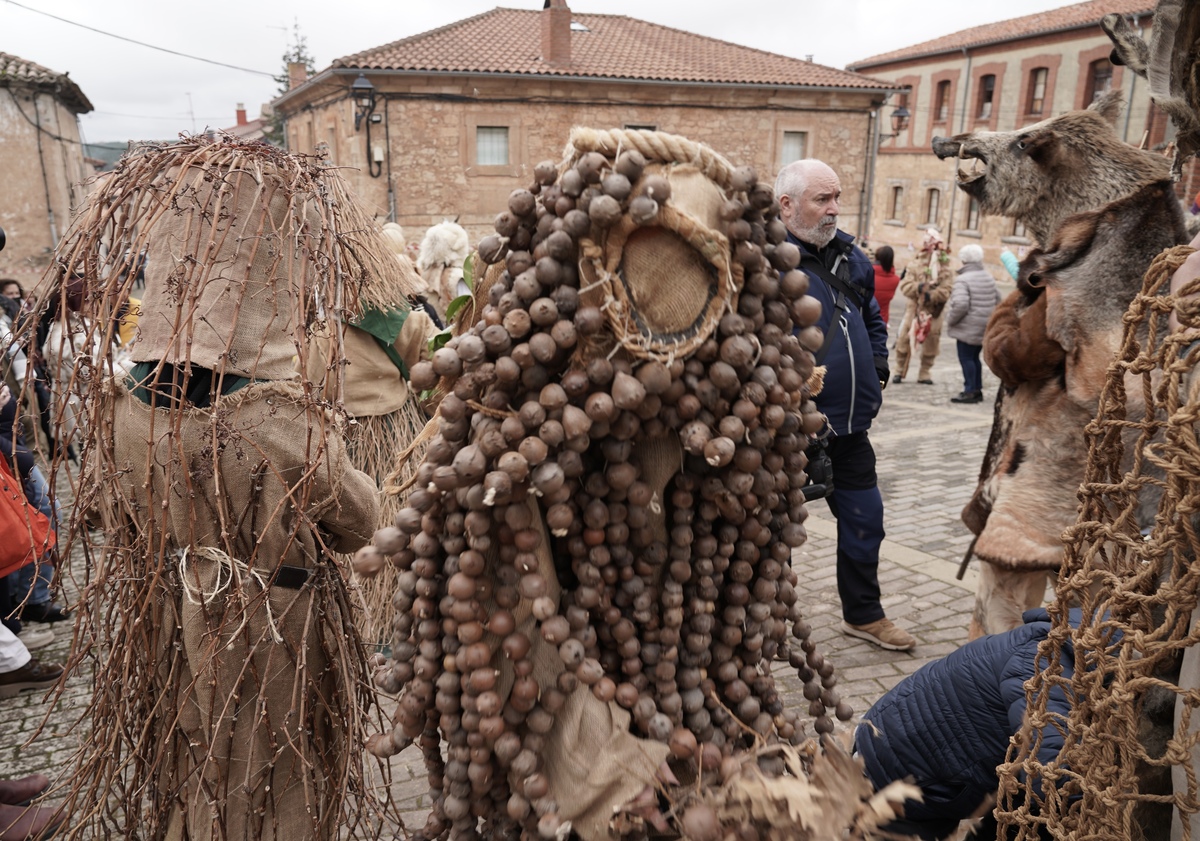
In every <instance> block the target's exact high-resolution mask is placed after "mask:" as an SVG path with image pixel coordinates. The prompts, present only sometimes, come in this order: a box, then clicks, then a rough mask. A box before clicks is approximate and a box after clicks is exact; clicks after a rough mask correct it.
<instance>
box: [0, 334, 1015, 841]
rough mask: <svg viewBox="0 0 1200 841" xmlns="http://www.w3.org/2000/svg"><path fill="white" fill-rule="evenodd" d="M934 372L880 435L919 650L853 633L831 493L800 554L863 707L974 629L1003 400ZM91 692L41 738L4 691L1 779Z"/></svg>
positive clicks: (945, 349)
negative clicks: (976, 497) (847, 630)
mask: <svg viewBox="0 0 1200 841" xmlns="http://www.w3.org/2000/svg"><path fill="white" fill-rule="evenodd" d="M896 321H897V319H895V318H893V322H894V323H895V322H896ZM933 379H934V383H935V384H934V385H932V386H923V385H917V384H915V383H911V384H910V383H902V384H889V386H888V388H887V390H886V391H885V392H884V407H883V410H882V412H881V413H880V416H879V418H878V419H877V420H876V422H875V424H874V427H873V429H872V433H871V437H872V440H873V441H874V443H875V448H876V451H877V454H878V464H879V475H880V487H881V489H882V492H883V497H884V506H885V526H886V531H887V538H886V539H885V541H884V544H883V551H882V560H881V564H880V579H881V582H882V584H883V594H884V605H885V608H886V610H887V612H888V615H889V616H890V617H891V618H892V619H893V620H895V621H896V622H897V623H898V624H900V625H901V626H903V627H904V628H906V629H907V630H909V631H910V632H911V633H913V634H914V635H915V636H916V637H917V639H918V640H919V642H920V644H919V646H918V647H917V649H916V651H914V652H912V653H904V652H893V651H884V650H883V649H880V648H877V647H875V646H873V645H871V644H869V643H867V642H865V641H862V640H858V639H854V638H852V637H848V636H845V635H844V634H843V633H842V632H841V607H840V602H839V600H838V595H837V586H836V577H835V560H834V558H835V549H836V542H835V541H836V528H835V525H836V524H835V522H834V520H833V519H832V516H831V515H830V513H829V509H828V506H827V505H826V504H825V503H823V502H816V503H814V504H812V505H811V506H810V516H809V519H808V522H807V523H806V527H807V530H808V535H809V539H808V542H807V543H806V544H804V545H803V546H802V547H800V548H799V549H798V550H797V551H796V553H795V556H794V560H793V564H794V567H795V569H796V571H797V573H798V575H799V578H800V592H801V598H802V603H803V605H804V608H805V614H806V618H807V620H808V621H809V622H810V624H811V625H812V626H813V638H814V640H815V641H816V642H817V645H818V647H819V649H820V650H821V651H822V652H823V653H824V654H825V655H826V656H827V657H828V658H829V659H830V660H831V661H832V662H833V663H834V664H835V665H836V666H837V668H838V673H839V683H838V691H839V692H840V693H841V695H842V697H844V698H845V699H847V700H848V701H849V702H850V704H851V705H852V706H853V707H854V709H855V711H856V714H861V713H862V712H863V711H865V710H866V709H867V708H869V707H870V705H871V704H872V703H873V702H874V701H875V700H876V699H877V698H878V697H879V696H880V695H881V694H882V693H884V692H886V691H887V690H888V689H890V688H891V687H892V686H894V685H895V684H896V683H897V682H899V681H900V680H902V679H903V678H904V677H905V676H906V675H909V674H911V673H912V672H914V671H916V670H917V669H918V668H920V667H921V666H922V665H924V664H925V663H927V662H928V661H929V660H930V659H932V658H935V657H940V656H943V655H945V654H947V653H949V652H951V651H953V650H954V649H955V648H956V647H957V646H958V645H960V644H961V643H962V642H964V641H965V639H966V632H967V623H968V619H969V615H970V611H971V607H972V604H973V599H974V595H973V594H974V588H975V571H974V570H973V569H972V570H968V572H967V574H966V576H965V578H964V579H963V580H961V581H960V580H957V579H956V578H955V573H956V572H957V570H958V565H959V562H960V561H961V559H962V556H963V553H964V552H965V551H966V548H967V546H968V544H969V540H970V536H969V534H968V532H967V530H966V528H965V527H964V526H963V525H962V523H961V521H960V520H959V512H960V511H961V509H962V506H963V505H964V504H965V503H966V501H967V500H968V499H969V498H970V495H971V493H972V492H973V490H974V487H975V483H976V480H977V478H978V474H979V464H980V460H981V459H982V456H983V452H984V447H985V446H986V443H987V438H988V433H989V430H990V427H991V421H992V407H991V402H990V400H987V401H985V402H984V403H981V404H975V405H969V406H959V405H956V404H952V403H950V402H949V399H950V397H952V396H954V395H955V394H957V393H958V392H959V391H960V390H961V388H962V380H961V373H960V371H959V367H958V362H957V357H956V354H955V348H954V342H953V341H949V340H944V341H943V343H942V348H941V355H940V357H939V359H938V361H937V364H936V365H935V366H934V370H933ZM996 385H997V380H996V379H995V377H993V376H992V375H991V373H990V372H987V371H986V370H985V374H984V391H985V394H994V393H995V389H996ZM59 627H61V626H59ZM69 633H70V632H69V629H65V628H64V629H63V630H62V631H61V632H60V633H59V640H57V641H56V642H55V643H54V644H52V645H51V646H49V647H48V648H47V649H43V650H41V651H38V652H36V653H37V654H38V656H41V657H43V658H45V659H50V660H59V661H61V660H62V659H64V658H65V656H66V653H67V648H68V642H69V640H68V638H69ZM789 672H791V674H789ZM774 673H775V674H776V676H777V679H778V680H779V682H780V684H781V689H782V693H781V694H782V695H783V696H784V698H785V699H786V700H787V701H788V702H790V703H794V704H800V705H804V702H803V700H802V697H801V695H800V690H801V686H800V683H799V681H798V680H797V679H796V677H795V674H794V672H793V671H792V670H790V669H789V668H787V667H786V664H783V663H776V664H774ZM86 698H87V681H86V680H85V678H84V677H83V676H72V677H71V678H69V691H68V692H67V693H66V695H65V696H64V698H63V701H62V702H61V703H60V704H59V705H58V706H57V707H56V708H54V709H53V710H51V711H50V716H49V720H48V724H47V726H46V728H45V729H43V730H42V732H41V733H40V734H38V735H37V737H36V738H34V739H33V741H32V742H30V741H29V740H30V738H31V736H33V734H34V732H35V730H36V729H37V727H38V726H39V725H40V723H41V720H42V718H43V717H44V716H45V715H46V713H47V711H48V710H49V707H48V705H47V704H46V703H45V702H44V701H43V699H42V698H41V696H36V695H26V696H21V697H19V698H15V699H11V700H0V717H2V718H0V720H3V721H4V726H3V729H2V731H0V778H6V777H16V776H23V775H25V774H29V773H33V772H35V771H44V772H46V773H50V774H51V775H53V774H54V773H56V772H58V771H61V770H64V768H65V764H66V761H67V758H68V756H69V754H70V752H71V750H72V748H73V746H74V744H75V738H76V737H75V735H74V734H73V733H71V732H70V731H69V728H70V726H71V725H72V723H73V722H74V720H75V718H76V716H77V715H78V712H79V710H80V709H81V707H82V705H83V703H84V702H85V701H86ZM851 724H853V722H852V723H851ZM842 727H843V730H844V731H845V730H848V729H849V728H848V727H846V726H842ZM390 771H391V791H392V794H393V796H394V798H395V799H396V801H397V804H398V806H399V808H400V810H401V812H402V815H403V817H404V820H405V823H406V825H408V826H409V827H412V828H414V829H416V828H420V826H421V825H422V824H423V823H424V819H425V814H426V812H427V810H428V808H429V801H428V794H427V787H426V780H425V770H424V768H423V766H422V763H421V759H420V756H419V754H418V753H417V751H416V750H415V749H409V750H408V751H405V752H404V753H402V754H400V755H399V756H398V757H395V758H394V759H393V760H392V762H391V766H390Z"/></svg>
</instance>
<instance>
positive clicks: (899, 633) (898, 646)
mask: <svg viewBox="0 0 1200 841" xmlns="http://www.w3.org/2000/svg"><path fill="white" fill-rule="evenodd" d="M842 630H843V631H844V632H846V633H847V634H849V635H850V636H852V637H858V638H859V639H860V640H866V641H867V642H873V643H875V644H876V645H877V646H879V647H880V648H886V649H887V650H888V651H912V650H913V649H914V648H916V647H917V638H916V637H914V636H913V635H912V634H910V633H909V632H908V631H905V630H903V629H902V628H897V627H896V626H895V624H893V623H892V620H891V619H888V618H887V617H884V618H883V619H876V620H875V621H874V622H869V623H867V624H866V625H851V624H850V623H849V622H843V623H842Z"/></svg>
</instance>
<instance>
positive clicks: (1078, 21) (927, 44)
mask: <svg viewBox="0 0 1200 841" xmlns="http://www.w3.org/2000/svg"><path fill="white" fill-rule="evenodd" d="M1153 11H1154V2H1153V0H1088V2H1086V3H1076V4H1075V5H1073V6H1063V7H1062V8H1059V9H1051V10H1049V11H1046V12H1038V13H1036V14H1032V15H1025V16H1024V17H1019V18H1010V19H1008V20H1002V21H999V22H998V23H987V24H984V25H983V26H973V27H971V28H970V29H963V30H961V31H959V32H954V33H951V34H950V35H943V36H942V37H940V38H934V39H933V40H931V41H922V42H921V43H920V44H914V45H913V46H911V47H904V48H902V49H899V50H893V51H892V52H890V53H881V54H880V55H876V56H871V57H870V58H864V59H862V60H861V61H855V62H853V63H851V64H850V65H849V67H850V68H851V69H855V70H865V69H868V68H872V67H878V66H879V65H881V64H890V63H892V62H895V61H900V60H903V59H912V58H924V57H926V56H933V55H938V54H940V53H947V52H956V51H958V50H961V49H962V48H963V47H978V46H982V45H984V44H995V43H1002V42H1005V41H1016V40H1020V39H1022V38H1029V37H1031V36H1034V35H1045V34H1047V33H1050V32H1060V31H1063V30H1069V29H1081V28H1084V27H1089V26H1095V27H1096V33H1095V34H1097V35H1102V34H1103V33H1102V32H1101V30H1100V26H1099V24H1100V18H1102V17H1104V16H1105V15H1107V14H1109V13H1116V14H1121V15H1133V14H1137V15H1148V14H1150V13H1151V12H1153Z"/></svg>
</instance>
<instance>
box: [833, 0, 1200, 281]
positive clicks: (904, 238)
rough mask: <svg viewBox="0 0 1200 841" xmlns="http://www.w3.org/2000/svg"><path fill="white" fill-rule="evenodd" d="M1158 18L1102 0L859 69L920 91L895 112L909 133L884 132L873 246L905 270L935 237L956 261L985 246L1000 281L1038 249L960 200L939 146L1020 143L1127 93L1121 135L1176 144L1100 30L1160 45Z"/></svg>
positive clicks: (1132, 1) (965, 34)
mask: <svg viewBox="0 0 1200 841" xmlns="http://www.w3.org/2000/svg"><path fill="white" fill-rule="evenodd" d="M1153 7H1154V3H1153V0H1091V2H1086V3H1077V4H1074V5H1071V6H1065V7H1062V8H1059V9H1054V10H1051V11H1047V12H1041V13H1038V14H1034V15H1027V16H1024V17H1020V18H1013V19H1010V20H1004V21H1000V22H998V23H993V24H987V25H984V26H977V27H974V28H971V29H966V30H963V31H961V32H955V33H952V34H950V35H945V36H942V37H940V38H935V39H933V40H931V41H926V42H923V43H920V44H915V45H913V46H910V47H904V48H902V49H898V50H895V51H893V52H890V53H886V54H883V55H879V56H874V57H872V58H868V59H863V60H862V61H858V62H855V63H853V64H852V65H850V68H851V69H852V70H855V71H858V72H862V73H867V74H870V75H871V76H873V77H877V78H881V79H887V80H889V81H890V82H892V83H893V84H895V85H898V86H904V87H907V88H908V91H907V92H906V93H904V94H900V95H899V96H898V97H895V98H893V102H892V103H891V105H892V106H899V105H903V106H904V107H905V108H907V110H908V111H909V112H910V114H911V119H910V121H909V125H908V127H907V128H906V129H905V130H904V131H902V132H900V134H899V136H891V133H892V129H891V128H890V127H889V126H888V125H887V120H884V125H883V126H882V129H881V136H880V138H879V140H880V143H879V147H878V148H879V151H878V155H877V157H876V164H875V172H874V177H873V178H872V188H871V201H870V204H871V210H870V223H869V225H868V229H867V230H868V234H867V236H868V238H869V240H870V241H871V243H872V244H877V245H883V244H888V245H891V246H893V247H894V248H895V249H896V263H897V265H898V266H903V265H904V264H905V263H906V262H907V259H908V257H909V255H910V254H911V253H912V252H911V249H912V247H914V246H916V247H919V246H920V241H921V237H922V232H923V231H924V229H925V228H927V227H929V226H931V225H932V226H935V227H937V228H938V229H939V230H940V231H941V232H942V234H943V236H945V237H947V238H948V239H947V242H948V244H949V247H950V249H951V253H955V254H956V253H957V251H958V249H959V248H961V247H962V246H963V245H966V244H968V243H972V242H973V243H976V244H978V245H981V246H983V249H984V254H985V260H986V262H987V263H989V264H991V266H992V268H994V269H995V270H996V276H997V277H1001V276H1002V274H1001V272H1002V271H1003V270H1002V269H1000V268H999V265H1000V259H999V257H1000V252H1001V251H1002V250H1004V249H1008V250H1010V251H1012V252H1013V253H1014V254H1016V255H1017V256H1018V257H1021V256H1023V255H1024V254H1025V252H1026V251H1027V250H1028V249H1029V248H1030V247H1032V246H1033V245H1034V243H1033V242H1032V241H1031V240H1030V239H1029V237H1028V236H1026V232H1025V231H1023V230H1022V229H1021V228H1020V226H1018V225H1016V224H1015V223H1014V222H1013V220H1011V219H1006V218H1002V217H985V216H982V215H981V214H980V213H979V209H978V204H977V203H976V201H975V200H974V199H972V198H970V197H969V196H968V195H967V194H966V193H964V192H962V191H961V190H959V189H957V188H956V186H955V169H956V165H955V162H953V161H940V160H938V159H937V157H935V156H934V154H933V152H932V151H931V149H930V142H931V141H932V139H933V138H934V137H935V136H938V135H941V136H946V137H949V136H953V135H955V134H961V133H964V132H969V131H976V130H986V131H1012V130H1015V129H1018V128H1023V127H1025V126H1028V125H1032V124H1033V123H1036V122H1039V121H1041V120H1044V119H1047V118H1048V117H1051V116H1054V115H1056V114H1061V113H1063V112H1065V111H1070V110H1074V109H1078V108H1084V107H1086V106H1087V105H1088V104H1090V103H1091V102H1092V101H1093V99H1094V98H1095V97H1097V96H1098V95H1100V94H1102V93H1104V92H1105V91H1107V90H1110V89H1114V88H1115V89H1119V90H1122V91H1123V92H1124V93H1125V101H1126V103H1127V107H1126V110H1125V113H1124V114H1123V115H1122V117H1121V119H1120V120H1119V122H1118V124H1117V131H1118V134H1119V135H1120V136H1121V137H1122V138H1123V139H1124V140H1125V141H1127V142H1129V143H1132V144H1134V145H1137V144H1140V143H1143V142H1144V143H1145V144H1146V145H1147V147H1148V148H1155V147H1161V146H1162V145H1164V144H1165V143H1166V142H1167V141H1169V140H1170V138H1171V136H1172V129H1171V128H1170V126H1169V122H1168V120H1167V118H1166V116H1165V115H1164V114H1163V113H1162V112H1161V111H1160V110H1159V109H1158V108H1156V107H1155V106H1154V105H1153V104H1152V103H1151V102H1150V98H1149V93H1148V90H1147V85H1146V83H1145V81H1144V80H1142V79H1138V78H1136V77H1135V76H1134V74H1133V73H1130V72H1128V71H1127V70H1126V68H1124V67H1118V66H1113V65H1112V64H1111V63H1110V62H1109V54H1110V52H1111V50H1112V43H1111V42H1110V41H1109V40H1108V38H1107V37H1106V36H1105V34H1104V32H1103V31H1102V30H1101V29H1100V25H1099V24H1100V19H1101V18H1102V17H1103V16H1104V15H1106V14H1109V13H1118V14H1122V15H1125V16H1126V17H1127V19H1128V20H1129V21H1130V22H1131V23H1132V24H1133V26H1134V27H1135V28H1138V27H1140V28H1141V29H1142V30H1143V32H1144V37H1145V38H1146V39H1147V40H1149V37H1150V33H1149V29H1150V25H1151V15H1152V12H1153ZM885 116H887V115H886V113H885ZM1197 189H1200V179H1197V178H1196V175H1195V172H1194V170H1192V169H1191V168H1188V169H1186V170H1185V178H1184V180H1183V181H1182V182H1181V183H1180V185H1179V194H1180V197H1181V198H1185V197H1186V199H1187V203H1188V204H1190V203H1191V197H1192V196H1193V195H1194V194H1195V192H1196V190H1197ZM1003 276H1006V275H1003Z"/></svg>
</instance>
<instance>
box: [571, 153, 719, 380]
mask: <svg viewBox="0 0 1200 841" xmlns="http://www.w3.org/2000/svg"><path fill="white" fill-rule="evenodd" d="M655 175H660V176H662V177H664V178H666V179H667V181H668V182H669V183H670V185H671V197H670V199H669V200H668V201H667V202H666V203H664V204H662V205H661V206H660V207H659V210H658V214H657V216H656V218H655V219H654V220H653V221H652V222H650V223H648V224H645V225H639V224H638V223H637V222H635V221H634V220H633V218H632V217H631V216H630V214H629V213H625V214H624V215H623V216H622V217H621V218H620V219H619V220H618V221H617V223H616V224H614V225H613V226H612V227H611V228H609V229H608V230H606V231H599V230H597V229H596V228H595V227H594V226H593V231H592V234H593V237H594V239H586V238H584V239H581V241H580V260H579V267H580V273H581V275H582V283H581V286H582V289H581V294H580V298H581V300H582V302H583V303H586V304H590V305H592V306H597V307H599V308H600V309H601V311H602V312H603V313H604V314H605V316H606V317H607V319H608V322H609V325H610V327H611V329H612V331H613V333H614V335H615V336H616V338H617V341H618V342H619V343H620V344H621V345H622V346H623V347H624V348H625V350H627V351H628V352H629V353H630V354H632V355H633V356H635V357H650V356H653V357H657V358H660V359H664V360H666V359H671V358H680V357H686V356H688V355H690V354H691V353H693V352H694V351H695V350H696V348H698V347H699V346H700V345H701V344H702V343H703V342H704V341H705V339H707V338H708V337H709V336H710V335H711V334H712V332H713V329H714V328H715V327H716V324H717V321H719V320H720V318H721V315H722V314H724V313H725V312H726V310H727V309H728V308H729V307H730V305H731V303H732V301H733V300H734V299H735V296H736V295H737V293H738V291H740V290H741V287H742V267H741V265H740V264H738V263H736V262H734V261H733V259H732V257H731V254H730V245H729V239H728V238H727V237H726V236H725V235H724V234H722V233H721V232H720V230H719V227H720V224H721V223H720V216H719V214H720V209H721V206H722V204H723V203H724V202H725V200H726V196H725V192H724V191H723V190H722V189H721V187H720V186H718V185H717V184H716V183H715V182H714V181H713V180H712V179H710V178H709V177H708V176H707V175H705V174H704V173H703V172H702V171H701V170H700V169H699V168H697V167H696V166H694V165H693V164H690V163H681V164H663V163H651V164H649V165H647V166H646V169H645V171H644V173H643V175H642V177H641V178H640V179H639V180H638V182H637V183H635V184H634V185H633V192H632V194H631V195H633V196H637V195H638V194H639V193H640V192H642V191H643V190H644V184H645V182H646V180H647V179H648V178H649V177H651V176H655Z"/></svg>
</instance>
